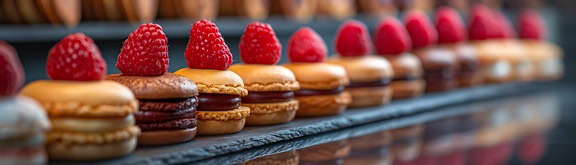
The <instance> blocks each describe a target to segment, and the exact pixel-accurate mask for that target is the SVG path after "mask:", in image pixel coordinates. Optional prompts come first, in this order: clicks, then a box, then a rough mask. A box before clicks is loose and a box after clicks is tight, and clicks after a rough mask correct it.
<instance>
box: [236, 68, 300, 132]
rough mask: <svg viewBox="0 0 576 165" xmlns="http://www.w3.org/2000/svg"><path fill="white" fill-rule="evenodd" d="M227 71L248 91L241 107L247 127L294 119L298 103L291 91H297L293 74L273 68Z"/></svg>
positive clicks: (280, 122) (298, 87)
mask: <svg viewBox="0 0 576 165" xmlns="http://www.w3.org/2000/svg"><path fill="white" fill-rule="evenodd" d="M230 71H232V72H234V73H236V74H238V75H239V76H240V77H241V78H242V81H243V82H244V87H245V88H246V89H247V90H248V95H246V96H244V97H242V106H245V107H248V108H250V116H249V117H248V118H247V119H246V124H247V125H271V124H282V123H286V122H289V121H292V120H293V119H294V116H295V115H296V110H298V101H297V100H295V99H294V91H297V90H298V89H300V85H299V84H298V82H297V81H296V78H295V77H294V74H293V73H292V71H290V70H289V69H287V68H285V67H282V66H277V65H260V64H236V65H232V66H231V67H230Z"/></svg>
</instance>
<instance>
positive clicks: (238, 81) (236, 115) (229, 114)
mask: <svg viewBox="0 0 576 165" xmlns="http://www.w3.org/2000/svg"><path fill="white" fill-rule="evenodd" d="M185 57H186V63H187V64H188V68H183V69H180V70H178V71H176V72H175V73H174V74H177V75H182V76H184V77H186V78H188V79H191V80H193V81H194V82H196V85H197V86H198V91H199V93H200V94H199V95H198V107H197V108H198V114H197V115H196V116H197V118H198V134H200V135H221V134H230V133H237V132H240V131H241V130H242V129H243V128H244V124H245V123H246V118H247V117H248V116H249V115H250V108H248V107H244V106H241V104H242V96H246V95H248V91H247V90H246V89H245V88H244V82H243V81H242V78H240V76H238V74H236V73H234V72H232V71H230V70H228V68H229V67H230V65H231V64H232V53H230V49H228V46H227V45H226V43H225V42H224V39H223V38H222V35H221V34H220V32H219V31H218V27H217V26H216V24H214V23H212V22H211V21H208V20H200V21H196V22H195V23H194V25H193V26H192V29H190V40H189V41H188V45H187V46H186V52H185Z"/></svg>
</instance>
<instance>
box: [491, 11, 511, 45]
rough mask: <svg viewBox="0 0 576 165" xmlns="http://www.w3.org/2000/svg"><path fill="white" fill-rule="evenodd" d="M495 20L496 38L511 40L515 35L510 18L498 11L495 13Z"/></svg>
mask: <svg viewBox="0 0 576 165" xmlns="http://www.w3.org/2000/svg"><path fill="white" fill-rule="evenodd" d="M493 16H494V20H495V21H496V24H497V26H496V27H497V28H498V30H496V33H495V34H496V35H495V38H501V39H502V38H511V37H513V35H514V29H512V25H511V24H510V21H509V20H508V18H507V17H506V16H505V15H504V14H502V13H501V12H498V11H493Z"/></svg>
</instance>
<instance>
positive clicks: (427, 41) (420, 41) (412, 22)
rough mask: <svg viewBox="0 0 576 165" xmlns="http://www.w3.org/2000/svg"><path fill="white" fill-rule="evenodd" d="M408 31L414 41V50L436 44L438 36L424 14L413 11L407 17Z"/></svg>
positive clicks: (405, 20)
mask: <svg viewBox="0 0 576 165" xmlns="http://www.w3.org/2000/svg"><path fill="white" fill-rule="evenodd" d="M404 22H405V24H406V25H405V26H406V30H408V34H409V35H410V39H412V40H411V41H412V47H413V48H424V47H427V46H430V45H432V44H435V43H436V40H437V39H438V36H437V34H436V30H435V29H434V26H433V25H432V23H431V22H430V20H429V19H428V16H426V14H424V13H422V12H417V11H413V12H410V13H408V15H406V17H405V19H404Z"/></svg>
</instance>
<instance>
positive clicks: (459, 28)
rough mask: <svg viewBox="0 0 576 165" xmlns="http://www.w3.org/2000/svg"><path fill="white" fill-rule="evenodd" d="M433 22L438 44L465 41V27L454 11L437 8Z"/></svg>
mask: <svg viewBox="0 0 576 165" xmlns="http://www.w3.org/2000/svg"><path fill="white" fill-rule="evenodd" d="M435 22H436V31H438V42H439V43H459V42H462V41H463V40H464V39H465V37H466V36H465V35H466V34H465V33H466V32H465V31H466V27H465V26H464V23H463V22H462V19H461V18H460V15H459V14H458V12H456V10H454V9H452V8H449V7H441V8H439V9H438V10H437V11H436V20H435Z"/></svg>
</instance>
